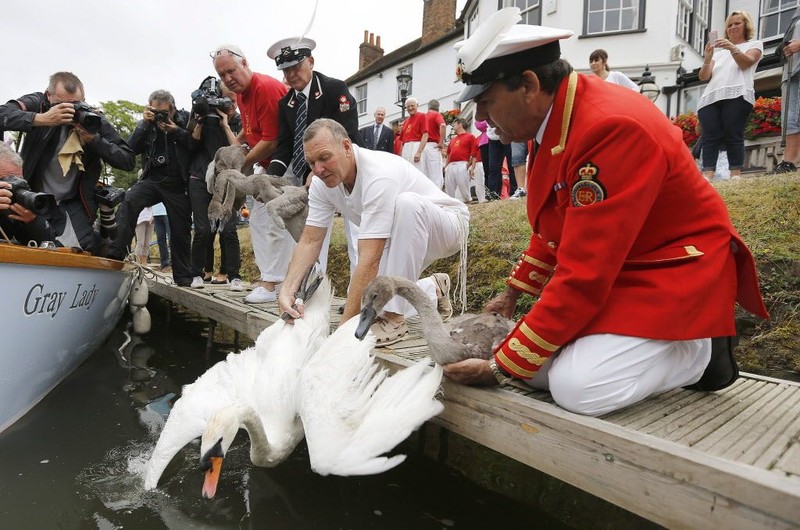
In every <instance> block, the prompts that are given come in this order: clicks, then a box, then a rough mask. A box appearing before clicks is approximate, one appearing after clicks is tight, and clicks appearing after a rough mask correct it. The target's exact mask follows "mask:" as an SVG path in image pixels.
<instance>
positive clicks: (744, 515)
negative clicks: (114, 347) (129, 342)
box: [150, 276, 800, 530]
mask: <svg viewBox="0 0 800 530" xmlns="http://www.w3.org/2000/svg"><path fill="white" fill-rule="evenodd" d="M157 278H159V281H156V282H155V283H153V284H151V286H150V292H151V293H154V294H156V295H158V296H161V297H163V298H166V299H168V300H170V301H172V302H174V303H176V304H179V305H182V306H184V307H186V308H188V309H190V310H192V311H195V312H197V313H199V314H201V315H203V316H206V317H208V318H209V319H212V320H213V321H216V322H218V323H221V324H224V325H226V326H228V327H231V328H233V329H235V330H237V331H239V332H241V333H244V334H246V335H247V336H248V337H250V338H252V339H255V338H256V337H257V336H258V334H259V333H260V332H261V330H263V329H264V328H265V327H267V326H268V325H270V324H271V323H273V322H274V321H275V320H276V319H277V318H278V315H277V307H276V305H275V304H258V305H246V304H244V303H242V298H243V296H244V294H246V293H235V292H232V291H230V290H229V289H228V288H227V286H220V287H217V286H208V285H207V286H206V287H205V288H204V289H197V290H195V289H188V288H180V287H176V286H174V285H168V284H167V283H165V282H164V281H163V277H162V276H157ZM340 303H341V300H338V299H337V300H335V301H334V305H333V306H332V307H331V312H332V322H338V319H339V315H338V313H337V312H336V307H338V305H339V304H340ZM410 324H411V325H410V330H411V332H410V334H409V338H408V339H406V340H405V341H403V342H400V343H397V344H394V345H392V346H389V347H386V348H378V349H376V352H377V354H378V356H379V357H380V358H381V359H382V360H383V361H384V362H386V363H387V364H388V365H389V366H391V367H393V368H397V367H401V366H405V365H408V364H409V363H411V362H413V361H415V360H417V359H420V358H422V357H425V356H426V355H427V353H426V352H427V346H426V343H425V341H424V339H423V338H422V335H421V331H420V327H419V325H418V324H415V323H414V322H413V321H412V322H411V323H410ZM155 325H158V324H157V323H156V324H155ZM442 387H443V398H442V400H443V402H444V404H445V410H444V412H443V413H442V414H441V415H440V416H438V417H437V418H435V419H434V420H433V421H434V422H435V423H437V424H438V425H440V426H441V427H443V428H445V429H447V430H449V431H452V432H455V433H457V434H459V435H462V436H464V437H466V438H468V439H470V440H473V441H474V442H476V443H478V444H480V445H483V446H485V447H489V448H491V449H493V450H495V451H497V452H499V453H502V454H504V455H506V456H508V457H510V458H512V459H514V460H517V461H519V462H522V463H524V464H526V465H528V466H531V467H533V468H535V469H538V470H540V471H542V472H544V473H547V474H548V475H551V476H553V477H556V478H558V479H560V480H562V481H564V482H567V483H569V484H572V485H573V486H576V487H578V488H580V489H581V490H584V491H587V492H589V493H591V494H593V495H595V496H597V497H600V498H602V499H605V500H607V501H609V502H611V503H613V504H616V505H618V506H621V507H622V508H625V509H626V510H629V511H631V512H633V513H636V514H638V515H640V516H642V517H644V518H646V519H649V520H651V521H653V522H656V523H658V524H660V525H663V526H665V527H668V528H725V529H735V528H737V529H738V528H741V529H748V530H750V529H757V528H773V529H783V528H800V384H799V383H795V382H791V381H784V380H778V379H771V378H767V377H761V376H757V375H752V374H742V377H740V378H739V380H738V381H737V382H736V383H735V384H734V385H732V386H731V387H729V388H726V389H725V390H723V391H720V392H712V393H705V392H695V391H690V390H682V389H681V390H673V391H671V392H667V393H664V394H661V395H659V396H655V397H652V398H650V399H648V400H646V401H644V402H642V403H639V404H638V405H635V406H632V407H629V408H626V409H624V410H621V411H618V412H614V413H611V414H609V415H607V416H605V417H603V418H590V417H585V416H580V415H577V414H573V413H570V412H567V411H565V410H563V409H561V408H560V407H558V406H556V405H555V404H553V402H552V400H551V399H550V397H549V395H548V394H547V393H544V392H537V391H531V390H530V389H528V388H527V387H526V386H525V385H522V384H520V385H514V386H508V387H503V388H491V389H487V388H478V387H467V386H462V385H458V384H454V383H451V382H449V381H444V382H443V385H442Z"/></svg>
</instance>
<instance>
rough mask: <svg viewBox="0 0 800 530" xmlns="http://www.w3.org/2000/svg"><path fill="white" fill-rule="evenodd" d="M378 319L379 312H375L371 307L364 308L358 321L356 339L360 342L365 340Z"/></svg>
mask: <svg viewBox="0 0 800 530" xmlns="http://www.w3.org/2000/svg"><path fill="white" fill-rule="evenodd" d="M376 318H378V312H377V311H375V309H373V308H372V306H371V305H366V306H364V309H362V310H361V315H360V316H359V319H358V327H357V328H356V338H357V339H358V340H364V337H366V336H367V332H368V331H369V328H370V327H372V324H374V323H375V319H376Z"/></svg>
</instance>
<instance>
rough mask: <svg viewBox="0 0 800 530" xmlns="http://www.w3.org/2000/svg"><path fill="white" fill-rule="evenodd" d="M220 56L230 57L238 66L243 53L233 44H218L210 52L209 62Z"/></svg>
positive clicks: (242, 59)
mask: <svg viewBox="0 0 800 530" xmlns="http://www.w3.org/2000/svg"><path fill="white" fill-rule="evenodd" d="M220 55H227V56H230V57H232V58H233V60H234V61H236V62H237V63H239V64H242V61H244V52H243V51H242V49H241V48H240V47H238V46H237V45H235V44H220V45H219V46H217V47H216V48H214V51H213V52H211V60H212V61H214V60H216V59H217V57H219V56H220Z"/></svg>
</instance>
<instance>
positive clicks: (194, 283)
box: [189, 276, 204, 289]
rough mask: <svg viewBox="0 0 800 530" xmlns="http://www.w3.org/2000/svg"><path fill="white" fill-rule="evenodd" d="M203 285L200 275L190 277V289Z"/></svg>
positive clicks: (199, 287) (200, 287)
mask: <svg viewBox="0 0 800 530" xmlns="http://www.w3.org/2000/svg"><path fill="white" fill-rule="evenodd" d="M203 285H204V282H203V277H202V276H195V277H194V278H192V283H191V285H189V287H191V288H192V289H202V288H203Z"/></svg>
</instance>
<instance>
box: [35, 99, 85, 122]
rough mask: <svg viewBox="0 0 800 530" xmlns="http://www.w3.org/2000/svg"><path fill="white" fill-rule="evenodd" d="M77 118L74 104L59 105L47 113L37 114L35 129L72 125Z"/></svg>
mask: <svg viewBox="0 0 800 530" xmlns="http://www.w3.org/2000/svg"><path fill="white" fill-rule="evenodd" d="M74 116H75V107H74V106H73V105H72V103H58V104H56V105H53V106H52V107H50V110H48V111H47V112H44V113H41V114H36V115H35V116H34V117H33V126H34V127H56V126H58V125H66V124H68V123H72V119H73V117H74Z"/></svg>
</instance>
